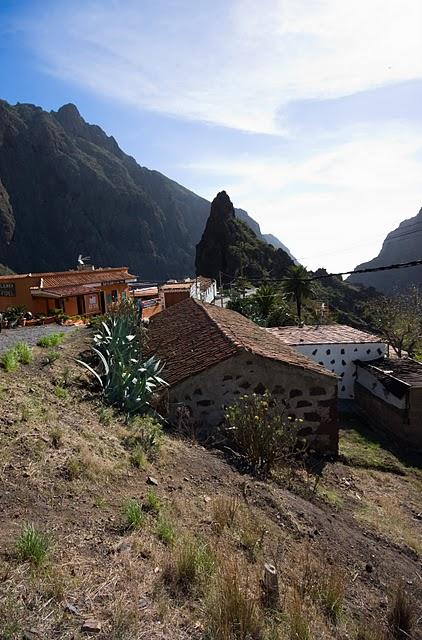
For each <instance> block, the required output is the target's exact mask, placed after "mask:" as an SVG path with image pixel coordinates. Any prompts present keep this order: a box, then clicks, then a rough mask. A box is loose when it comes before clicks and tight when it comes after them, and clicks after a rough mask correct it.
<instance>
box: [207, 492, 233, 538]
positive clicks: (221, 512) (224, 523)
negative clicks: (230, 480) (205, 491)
mask: <svg viewBox="0 0 422 640" xmlns="http://www.w3.org/2000/svg"><path fill="white" fill-rule="evenodd" d="M239 507H240V503H239V500H238V499H237V498H232V497H227V496H218V497H217V498H215V500H214V501H213V505H212V511H213V520H214V524H215V527H216V529H217V531H218V532H220V533H221V532H222V531H223V529H224V528H225V527H232V526H233V525H234V522H235V518H236V515H237V513H238V511H239Z"/></svg>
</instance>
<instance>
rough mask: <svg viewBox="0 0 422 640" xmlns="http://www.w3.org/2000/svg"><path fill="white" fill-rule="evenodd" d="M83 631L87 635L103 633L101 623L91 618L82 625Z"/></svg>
mask: <svg viewBox="0 0 422 640" xmlns="http://www.w3.org/2000/svg"><path fill="white" fill-rule="evenodd" d="M81 631H84V632H85V633H98V632H99V631H101V622H99V621H98V620H93V619H91V618H90V619H89V620H85V621H84V622H83V624H82V627H81Z"/></svg>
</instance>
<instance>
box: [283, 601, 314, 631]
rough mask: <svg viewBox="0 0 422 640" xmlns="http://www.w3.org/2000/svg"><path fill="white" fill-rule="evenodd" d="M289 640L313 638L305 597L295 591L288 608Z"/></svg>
mask: <svg viewBox="0 0 422 640" xmlns="http://www.w3.org/2000/svg"><path fill="white" fill-rule="evenodd" d="M287 618H288V633H289V640H311V638H312V635H311V629H310V626H309V620H308V616H307V613H306V611H305V607H304V603H303V599H302V597H301V596H300V594H299V593H298V592H297V591H295V592H294V594H293V597H292V599H291V601H290V603H289V606H288V609H287Z"/></svg>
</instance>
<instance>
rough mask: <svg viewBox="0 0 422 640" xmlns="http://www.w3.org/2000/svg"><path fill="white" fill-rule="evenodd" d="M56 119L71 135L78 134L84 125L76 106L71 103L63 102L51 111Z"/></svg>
mask: <svg viewBox="0 0 422 640" xmlns="http://www.w3.org/2000/svg"><path fill="white" fill-rule="evenodd" d="M52 113H53V115H54V116H55V118H56V120H58V121H59V122H60V124H61V125H62V127H63V129H64V130H65V131H67V132H68V133H71V134H73V135H80V134H81V132H82V131H83V130H84V127H85V125H86V123H85V120H84V119H83V118H82V116H81V114H80V113H79V111H78V109H77V107H76V106H75V105H74V104H72V103H71V102H70V103H69V104H64V105H63V106H62V107H60V109H59V110H58V111H56V112H54V111H53V112H52Z"/></svg>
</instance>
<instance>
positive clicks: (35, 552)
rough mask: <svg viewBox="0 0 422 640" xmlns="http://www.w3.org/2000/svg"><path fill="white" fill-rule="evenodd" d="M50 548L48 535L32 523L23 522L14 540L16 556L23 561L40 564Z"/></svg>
mask: <svg viewBox="0 0 422 640" xmlns="http://www.w3.org/2000/svg"><path fill="white" fill-rule="evenodd" d="M49 549H50V539H49V537H48V536H47V535H46V534H45V533H43V532H42V531H39V530H38V529H37V528H36V527H35V526H34V525H33V524H25V525H24V526H23V528H22V531H21V534H20V536H19V538H18V540H17V542H16V551H17V554H18V557H19V559H20V560H22V561H23V562H25V561H27V560H28V561H29V562H31V563H32V564H33V565H35V566H40V565H41V564H43V563H44V561H45V560H46V557H47V554H48V552H49Z"/></svg>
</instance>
